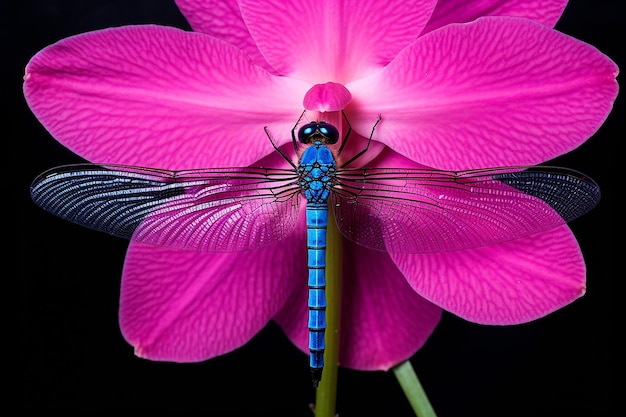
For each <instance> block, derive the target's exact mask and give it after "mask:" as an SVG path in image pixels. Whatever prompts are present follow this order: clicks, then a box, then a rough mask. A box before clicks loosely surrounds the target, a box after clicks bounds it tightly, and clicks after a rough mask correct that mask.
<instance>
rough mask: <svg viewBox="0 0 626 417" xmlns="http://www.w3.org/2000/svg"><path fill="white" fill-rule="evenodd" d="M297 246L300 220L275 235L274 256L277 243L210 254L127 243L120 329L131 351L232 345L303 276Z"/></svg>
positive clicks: (155, 355) (173, 357)
mask: <svg viewBox="0 0 626 417" xmlns="http://www.w3.org/2000/svg"><path fill="white" fill-rule="evenodd" d="M303 247H305V241H304V228H303V227H301V228H300V232H299V233H294V234H292V235H291V236H290V237H288V238H286V239H285V240H284V241H282V242H281V248H280V253H281V261H280V262H275V255H276V250H277V249H276V247H269V248H267V249H262V250H258V251H249V252H240V253H232V254H209V253H200V252H180V251H174V250H169V249H166V248H162V247H156V246H148V245H143V244H137V243H132V244H131V245H130V248H129V250H128V254H127V257H126V263H125V265H124V273H123V281H122V290H121V301H120V325H121V328H122V333H123V334H124V337H125V338H126V339H127V340H128V342H129V343H130V344H131V345H133V346H134V347H135V351H136V354H137V355H138V356H140V357H143V358H147V359H152V360H165V361H175V362H194V361H202V360H205V359H209V358H212V357H215V356H218V355H221V354H224V353H227V352H229V351H232V350H233V349H236V348H238V347H240V346H242V345H243V344H245V343H246V342H248V341H249V340H250V339H251V338H252V337H253V336H254V335H255V334H257V333H258V332H259V331H260V330H261V329H262V328H263V327H264V326H265V325H266V324H267V322H268V321H269V320H270V318H271V317H272V316H273V315H274V314H275V313H276V312H277V311H278V310H279V309H280V308H281V307H282V306H283V304H284V303H285V301H286V300H287V299H288V298H289V297H290V296H291V294H292V292H293V291H294V289H295V288H296V286H298V285H299V280H300V279H302V280H306V275H305V274H306V259H305V256H304V255H303V251H302V248H303ZM303 268H304V270H303ZM305 300H306V299H305ZM300 301H301V300H300Z"/></svg>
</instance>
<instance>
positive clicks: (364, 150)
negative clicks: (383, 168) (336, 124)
mask: <svg viewBox="0 0 626 417" xmlns="http://www.w3.org/2000/svg"><path fill="white" fill-rule="evenodd" d="M346 120H347V119H346ZM381 120H382V116H381V115H380V114H379V115H378V117H377V118H376V123H374V126H372V131H371V133H370V137H369V138H368V140H367V145H365V148H364V149H362V150H361V151H359V153H357V154H356V155H354V156H353V157H352V158H350V159H348V161H347V162H345V163H344V164H343V165H341V167H340V168H344V167H346V166H347V165H350V164H351V163H352V162H354V161H356V160H357V159H359V158H360V157H361V155H363V154H364V153H365V152H367V150H368V149H369V147H370V143H372V137H373V136H374V130H375V129H376V126H378V123H380V121H381ZM344 143H345V142H344ZM341 146H342V147H343V144H342V145H341Z"/></svg>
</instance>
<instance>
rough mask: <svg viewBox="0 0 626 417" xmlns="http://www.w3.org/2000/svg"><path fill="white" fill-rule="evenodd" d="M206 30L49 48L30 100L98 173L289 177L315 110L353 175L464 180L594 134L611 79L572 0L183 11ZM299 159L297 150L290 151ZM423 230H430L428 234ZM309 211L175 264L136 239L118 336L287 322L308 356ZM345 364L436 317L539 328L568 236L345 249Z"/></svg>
mask: <svg viewBox="0 0 626 417" xmlns="http://www.w3.org/2000/svg"><path fill="white" fill-rule="evenodd" d="M177 4H178V5H179V7H180V8H181V10H182V11H183V13H184V14H185V15H186V16H187V18H188V20H189V22H190V23H191V25H192V27H193V28H194V30H196V32H195V33H189V32H185V31H182V30H178V29H175V28H169V27H159V26H131V27H121V28H112V29H106V30H102V31H96V32H90V33H85V34H81V35H78V36H75V37H71V38H67V39H64V40H62V41H60V42H58V43H56V44H54V45H52V46H50V47H48V48H46V49H44V50H43V51H41V52H40V53H38V54H37V55H36V56H35V57H33V59H32V60H31V62H30V63H29V64H28V67H27V69H26V82H25V87H24V91H25V96H26V98H27V101H28V104H29V105H30V107H31V109H32V110H33V112H34V113H35V115H36V116H37V117H38V118H39V120H40V121H41V122H42V123H43V124H44V126H45V127H46V128H47V129H48V130H49V131H50V132H51V133H52V135H54V137H55V138H56V139H57V140H59V141H60V142H61V143H62V144H63V145H65V146H67V147H68V148H70V149H71V150H72V151H74V152H76V153H77V154H79V155H81V156H82V157H84V158H86V159H88V160H91V161H94V162H100V163H105V162H106V163H120V164H132V165H143V166H150V167H159V168H167V169H188V168H198V167H219V166H248V165H265V166H276V167H280V166H286V163H285V161H282V160H281V158H280V157H279V156H278V155H277V153H276V152H275V151H274V150H273V148H272V146H271V144H270V143H269V141H268V139H267V137H266V136H265V132H264V130H263V127H264V126H266V125H267V126H268V127H269V129H270V131H271V132H272V134H273V137H274V138H275V140H276V141H277V143H278V144H280V145H286V146H284V147H283V149H284V150H285V152H289V151H290V149H291V136H290V134H291V133H290V131H291V129H292V128H293V125H294V123H295V121H296V120H297V119H298V117H299V115H300V113H301V112H302V107H303V103H304V106H305V107H306V108H307V109H308V110H311V113H310V114H311V115H315V114H316V112H331V113H328V114H327V115H325V118H326V120H327V121H329V122H334V123H335V124H339V121H340V119H339V118H338V117H339V116H338V112H337V110H341V109H343V108H345V112H346V114H347V116H348V119H349V120H350V122H351V125H352V128H353V129H354V133H353V136H352V137H351V139H350V142H349V145H348V146H349V149H347V150H346V152H345V154H346V155H347V156H346V158H347V157H349V155H351V154H354V152H356V151H357V150H359V149H362V147H363V144H364V140H365V139H364V137H367V136H368V135H369V132H370V130H371V128H372V125H373V123H374V122H375V120H376V116H377V115H378V114H379V113H380V114H382V117H383V121H382V122H381V123H380V125H379V128H377V131H376V135H375V137H374V139H375V142H373V143H372V146H371V147H370V150H369V151H368V152H367V153H366V154H365V155H364V157H362V158H360V159H358V161H357V162H358V164H359V165H368V166H374V167H406V168H410V167H431V168H436V169H466V168H479V167H486V166H498V165H516V164H536V163H540V162H543V161H546V160H548V159H551V158H554V157H556V156H558V155H561V154H563V153H566V152H568V151H570V150H572V149H574V148H576V147H577V146H579V145H580V144H581V143H583V142H584V141H585V140H586V139H587V138H589V137H590V136H591V135H592V134H593V133H594V132H595V131H596V130H597V129H598V128H599V127H600V125H601V124H602V123H603V121H604V120H605V118H606V117H607V115H608V113H609V112H610V110H611V107H612V103H613V100H614V99H615V97H616V94H617V90H618V86H617V83H616V81H615V77H616V75H617V72H618V69H617V67H616V65H615V64H614V63H613V62H612V61H611V60H610V59H609V58H607V57H606V56H605V55H603V54H602V53H600V52H599V51H598V50H596V49H595V48H593V47H592V46H590V45H587V44H585V43H583V42H580V41H578V40H576V39H573V38H571V37H568V36H566V35H564V34H562V33H559V32H557V31H555V30H553V29H551V27H552V26H553V25H554V24H555V22H556V21H557V19H558V18H559V16H560V14H561V12H562V10H563V8H564V7H565V4H566V1H550V2H533V4H532V7H531V5H529V3H528V2H527V1H509V2H503V1H479V0H475V1H470V2H460V1H457V0H447V1H439V2H436V1H432V0H420V1H406V0H402V1H399V0H398V1H387V2H373V1H372V2H368V1H343V2H340V1H334V0H332V1H331V0H329V1H319V2H316V3H315V4H314V5H312V3H311V2H304V1H288V2H285V1H259V0H242V1H238V2H235V1H232V0H231V1H199V0H198V1H190V0H179V1H177ZM291 154H293V152H292V151H291ZM416 238H418V237H416ZM304 247H305V227H304V217H303V216H302V221H301V222H300V223H299V224H298V226H297V227H296V230H295V231H294V232H293V233H292V234H291V235H290V236H288V237H287V238H285V239H284V240H283V241H281V242H279V243H278V244H277V245H274V246H270V247H268V248H265V249H261V250H258V251H251V252H242V253H233V254H206V253H192V252H178V251H174V250H171V249H167V248H162V247H153V246H148V245H144V244H139V243H131V244H130V247H129V250H128V254H127V258H126V263H125V266H124V273H123V284H122V296H121V306H120V324H121V327H122V331H123V334H124V336H125V337H126V339H127V340H128V341H129V343H131V344H132V345H133V346H135V348H136V352H137V354H138V355H139V356H142V357H145V358H149V359H154V360H171V361H200V360H204V359H208V358H211V357H215V356H217V355H221V354H224V353H226V352H229V351H232V350H233V349H236V348H237V347H239V346H241V345H243V344H245V343H246V342H247V341H249V340H250V339H251V338H252V337H253V336H254V335H255V334H256V333H257V332H259V331H260V330H261V329H262V328H263V327H264V326H265V325H266V324H267V322H268V321H269V320H271V319H273V320H275V321H277V322H278V323H279V324H280V325H281V327H282V328H283V329H284V331H285V333H286V334H287V336H288V337H289V338H290V339H291V340H292V341H293V343H295V344H296V345H297V346H298V347H299V348H300V349H302V350H304V351H306V350H307V329H306V259H305V252H304V251H303V248H304ZM345 253H346V255H345V265H346V269H345V274H344V275H345V277H344V279H345V282H344V289H343V294H344V299H343V307H342V342H341V343H342V344H341V352H340V362H341V364H342V365H343V366H346V367H350V368H355V369H363V370H375V369H388V368H389V367H391V366H393V365H394V364H397V363H399V362H400V361H402V360H404V359H407V358H409V357H410V356H411V355H413V354H414V353H415V352H416V351H417V350H418V349H419V348H420V347H421V346H422V345H423V344H424V343H425V341H426V340H427V338H428V337H429V335H430V334H431V333H432V331H433V330H434V328H435V326H436V325H437V323H438V321H439V318H440V316H441V311H442V310H441V309H445V310H448V311H450V312H452V313H454V314H456V315H458V316H460V317H462V318H464V319H466V320H470V321H473V322H476V323H482V324H515V323H522V322H527V321H530V320H534V319H536V318H539V317H542V316H544V315H546V314H548V313H550V312H552V311H554V310H556V309H558V308H560V307H562V306H564V305H566V304H568V303H570V302H572V301H573V300H575V299H576V298H578V297H580V296H582V295H583V294H584V291H585V264H584V260H583V257H582V254H581V252H580V249H579V246H578V243H577V242H576V239H575V237H574V236H573V234H572V232H571V231H570V229H569V228H568V227H567V226H561V227H558V228H556V229H553V230H549V231H547V232H543V233H540V234H537V235H534V236H530V237H525V238H521V239H518V240H515V241H510V242H507V243H503V244H499V245H493V246H488V247H481V248H477V249H471V250H464V251H458V252H450V253H436V254H426V255H422V254H419V255H418V254H413V255H397V254H387V253H383V252H376V251H372V250H368V249H365V248H362V247H359V246H358V245H356V244H353V243H350V242H346V247H345Z"/></svg>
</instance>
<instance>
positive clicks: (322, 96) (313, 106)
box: [303, 82, 352, 112]
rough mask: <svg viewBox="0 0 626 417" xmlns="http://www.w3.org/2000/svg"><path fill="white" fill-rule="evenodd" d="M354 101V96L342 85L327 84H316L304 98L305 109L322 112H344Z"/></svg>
mask: <svg viewBox="0 0 626 417" xmlns="http://www.w3.org/2000/svg"><path fill="white" fill-rule="evenodd" d="M350 100H352V95H351V94H350V92H349V91H348V89H347V88H346V87H344V86H343V85H341V84H337V83H333V82H327V83H326V84H315V85H314V86H313V87H311V89H310V90H309V91H307V92H306V94H305V96H304V101H303V104H304V108H305V109H307V110H314V111H320V112H328V111H339V110H343V109H344V108H345V107H346V106H347V105H348V104H349V103H350Z"/></svg>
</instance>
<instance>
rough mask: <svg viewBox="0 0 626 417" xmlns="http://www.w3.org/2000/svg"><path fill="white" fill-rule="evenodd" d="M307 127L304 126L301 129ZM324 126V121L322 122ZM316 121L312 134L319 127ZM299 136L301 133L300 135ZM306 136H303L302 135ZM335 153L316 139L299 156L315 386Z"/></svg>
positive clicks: (321, 362)
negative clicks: (303, 200)
mask: <svg viewBox="0 0 626 417" xmlns="http://www.w3.org/2000/svg"><path fill="white" fill-rule="evenodd" d="M309 127H310V124H309V125H306V126H304V127H303V128H302V129H301V132H303V131H304V132H306V131H307V129H308V128H309ZM321 127H322V128H323V125H322V126H321ZM319 129H320V125H319V124H317V126H316V130H315V131H314V132H313V133H312V134H315V132H316V131H319ZM301 136H302V135H301ZM305 139H306V138H305ZM336 167H337V163H336V162H335V157H334V156H333V154H332V152H331V151H330V149H328V147H327V146H326V145H325V144H323V143H322V142H321V141H319V140H316V141H315V142H314V143H313V145H312V146H311V147H309V148H307V149H306V150H305V151H304V153H303V154H302V157H301V158H300V166H299V167H298V172H299V173H300V174H301V175H302V177H301V180H300V181H299V185H300V186H301V187H302V190H303V191H304V196H305V197H306V199H307V203H306V227H307V251H308V257H307V258H308V267H309V280H308V287H309V303H308V305H309V351H310V358H309V362H310V367H311V374H312V377H313V384H314V385H315V386H317V384H318V382H319V381H320V379H321V377H322V369H323V367H324V349H325V342H324V334H325V330H326V230H327V227H328V196H329V195H330V190H331V188H332V186H333V180H334V175H335V168H336Z"/></svg>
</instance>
